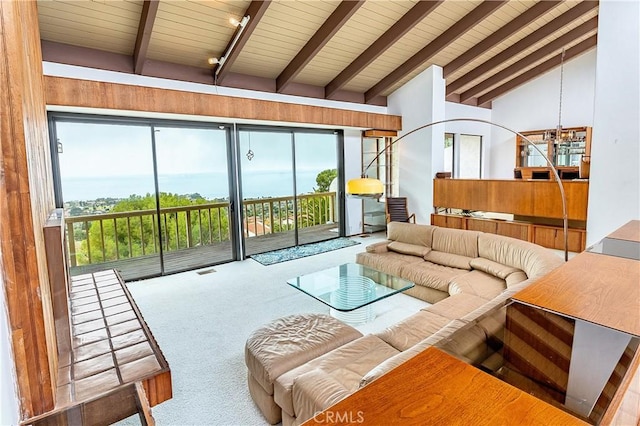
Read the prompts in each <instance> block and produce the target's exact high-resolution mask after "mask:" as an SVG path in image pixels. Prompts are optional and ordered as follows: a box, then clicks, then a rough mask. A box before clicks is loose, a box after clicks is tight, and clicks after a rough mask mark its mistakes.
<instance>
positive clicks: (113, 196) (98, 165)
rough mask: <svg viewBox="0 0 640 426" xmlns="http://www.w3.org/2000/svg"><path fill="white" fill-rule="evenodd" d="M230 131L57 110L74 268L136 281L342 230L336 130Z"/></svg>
mask: <svg viewBox="0 0 640 426" xmlns="http://www.w3.org/2000/svg"><path fill="white" fill-rule="evenodd" d="M232 128H233V127H232V126H229V125H226V126H225V125H214V124H211V123H192V122H176V121H169V120H155V119H144V118H117V117H107V116H82V115H79V114H64V113H51V114H50V132H51V135H52V140H51V147H52V160H53V165H54V179H55V181H56V205H57V206H58V207H64V209H65V212H66V214H65V216H66V218H67V219H66V222H67V234H68V238H67V241H68V251H69V259H70V266H71V273H72V274H80V273H87V272H94V271H98V270H102V269H107V268H109V269H110V268H114V269H117V270H119V271H120V272H121V274H122V276H123V277H124V279H125V280H133V279H140V278H145V277H150V276H155V275H162V274H168V273H174V272H179V271H186V270H190V269H195V268H203V267H206V266H209V265H215V264H218V263H223V262H227V261H231V260H234V259H237V258H242V257H243V256H251V255H253V254H257V253H264V252H267V251H271V250H276V249H281V248H286V247H293V246H297V245H302V244H307V243H313V242H318V241H323V240H327V239H331V238H336V237H338V236H340V235H341V224H340V217H342V213H341V201H340V191H339V188H340V186H341V184H339V180H340V177H339V173H338V171H339V170H340V167H341V164H340V160H339V159H340V158H341V155H340V154H339V153H341V152H342V145H341V144H342V138H341V135H340V133H339V132H334V131H329V130H310V129H284V128H277V127H266V126H243V127H241V128H238V129H237V130H236V131H235V132H233V133H232V132H231V129H232ZM232 141H233V142H232ZM235 206H238V208H237V209H236V208H235Z"/></svg>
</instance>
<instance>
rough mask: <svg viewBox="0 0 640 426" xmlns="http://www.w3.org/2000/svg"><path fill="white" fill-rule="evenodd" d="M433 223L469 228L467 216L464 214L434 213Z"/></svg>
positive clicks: (432, 216)
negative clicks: (463, 215)
mask: <svg viewBox="0 0 640 426" xmlns="http://www.w3.org/2000/svg"><path fill="white" fill-rule="evenodd" d="M431 224H432V225H435V226H441V227H443V228H453V229H467V227H466V218H464V217H462V216H450V215H444V214H432V215H431Z"/></svg>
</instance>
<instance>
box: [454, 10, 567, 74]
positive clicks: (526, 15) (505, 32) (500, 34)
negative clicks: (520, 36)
mask: <svg viewBox="0 0 640 426" xmlns="http://www.w3.org/2000/svg"><path fill="white" fill-rule="evenodd" d="M560 3H562V1H561V0H554V1H540V2H538V3H536V4H534V5H533V6H531V7H530V8H529V9H527V10H525V11H524V12H523V13H522V14H521V15H518V16H517V17H515V18H514V19H513V20H511V21H510V22H509V23H508V24H506V25H505V26H503V27H501V28H500V29H499V30H497V31H496V32H494V33H492V34H491V35H490V36H489V37H487V38H485V39H484V40H482V41H481V42H480V43H478V44H476V45H475V46H473V47H472V48H471V49H469V50H467V51H466V52H464V53H463V54H462V55H460V56H458V57H457V58H455V59H454V60H453V61H451V62H449V63H448V64H447V65H445V66H444V67H443V68H442V76H443V77H444V78H447V77H448V76H449V75H451V74H452V73H454V72H456V71H457V70H458V69H460V68H462V67H464V66H465V65H467V64H468V63H469V62H471V61H473V60H474V59H475V58H477V57H478V56H480V55H482V54H483V53H485V52H486V51H488V50H489V49H491V48H492V47H494V46H495V45H497V44H498V43H500V42H502V41H503V40H505V39H507V38H509V37H510V36H511V35H513V34H514V33H516V32H517V31H520V30H521V29H522V28H523V27H526V26H527V25H529V24H530V23H531V22H533V21H535V20H536V19H538V18H539V17H541V16H542V15H544V14H545V13H547V12H548V11H550V10H551V9H553V8H554V7H556V6H557V5H559V4H560Z"/></svg>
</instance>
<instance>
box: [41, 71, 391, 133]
mask: <svg viewBox="0 0 640 426" xmlns="http://www.w3.org/2000/svg"><path fill="white" fill-rule="evenodd" d="M45 85H46V101H47V105H63V106H74V107H87V108H105V109H115V110H125V111H143V112H158V113H172V114H190V115H201V116H209V117H221V118H232V119H234V118H235V119H250V120H265V121H275V122H289V123H302V124H324V125H330V126H336V127H362V128H369V129H381V130H401V128H402V118H401V117H400V116H397V115H387V114H375V113H369V112H362V111H352V110H348V109H337V108H327V107H318V106H310V105H300V104H293V103H286V102H275V101H265V100H260V99H250V98H237V97H231V96H220V95H213V94H205V93H194V92H183V91H179V90H170V89H159V88H154V87H142V86H133V85H127V84H118V83H107V82H99V81H90V80H79V79H74V78H64V77H51V76H46V77H45Z"/></svg>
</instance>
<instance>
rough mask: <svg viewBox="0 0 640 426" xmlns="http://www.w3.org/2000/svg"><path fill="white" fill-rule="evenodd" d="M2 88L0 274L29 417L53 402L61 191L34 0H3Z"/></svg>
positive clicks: (24, 411) (22, 408)
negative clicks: (47, 239) (52, 245)
mask: <svg viewBox="0 0 640 426" xmlns="http://www.w3.org/2000/svg"><path fill="white" fill-rule="evenodd" d="M0 90H1V93H2V95H1V96H0V111H2V116H1V120H0V268H1V269H2V274H0V276H1V277H2V278H0V281H1V284H2V289H3V292H2V297H5V298H6V304H7V310H8V315H9V327H10V333H11V341H12V349H13V357H14V361H15V366H16V374H17V387H18V396H19V400H20V411H21V412H20V416H21V417H22V419H26V418H28V417H31V416H34V415H38V414H41V413H43V412H46V411H48V410H51V409H52V408H53V406H54V393H53V389H54V386H55V371H56V367H57V358H56V355H57V352H56V347H55V339H54V329H53V325H54V323H53V318H52V315H51V298H50V290H49V282H48V278H47V269H46V257H45V251H44V240H43V230H42V227H43V224H44V223H45V221H46V218H47V216H48V214H49V212H50V211H51V210H52V209H53V207H54V199H53V185H52V184H51V180H52V177H51V176H52V175H51V161H50V154H49V141H48V134H47V117H46V111H45V102H44V80H43V76H42V54H41V51H40V38H39V29H38V14H37V9H36V3H35V2H22V1H8V2H7V1H0ZM1 314H2V315H4V312H2V313H1ZM3 368H4V367H3Z"/></svg>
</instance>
